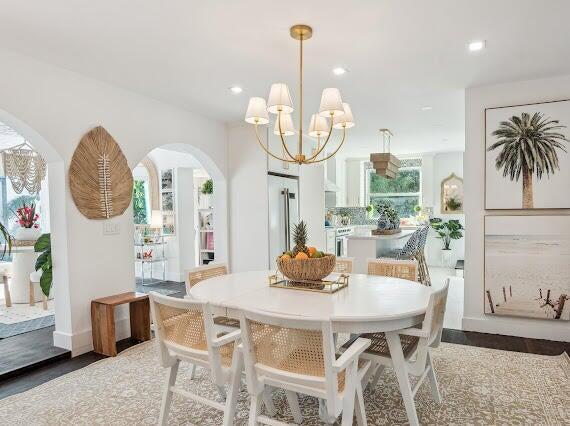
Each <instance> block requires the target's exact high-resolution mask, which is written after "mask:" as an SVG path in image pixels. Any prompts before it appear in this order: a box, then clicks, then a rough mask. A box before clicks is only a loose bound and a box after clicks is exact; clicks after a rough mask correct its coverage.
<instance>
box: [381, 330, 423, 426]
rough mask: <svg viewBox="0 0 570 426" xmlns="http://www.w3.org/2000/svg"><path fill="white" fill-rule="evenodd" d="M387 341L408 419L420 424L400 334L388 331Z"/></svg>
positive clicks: (416, 425) (417, 425) (412, 422)
mask: <svg viewBox="0 0 570 426" xmlns="http://www.w3.org/2000/svg"><path fill="white" fill-rule="evenodd" d="M386 341H387V342H388V348H389V349H390V355H391V357H392V363H393V364H394V372H395V373H396V377H397V379H398V384H399V385H400V392H401V393H402V399H403V400H404V406H405V407H406V414H407V415H408V421H409V422H410V426H419V424H420V422H419V420H418V413H417V412H416V404H415V403H414V394H413V393H412V388H411V386H410V380H409V378H408V371H407V368H406V360H405V358H404V353H403V352H402V344H401V342H400V336H399V335H398V333H396V332H394V331H387V332H386Z"/></svg>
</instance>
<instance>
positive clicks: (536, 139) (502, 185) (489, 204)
mask: <svg viewBox="0 0 570 426" xmlns="http://www.w3.org/2000/svg"><path fill="white" fill-rule="evenodd" d="M569 138H570V100H562V101H554V102H543V103H536V104H528V105H517V106H508V107H501V108H487V109H486V110H485V208H486V209H487V210H493V209H498V210H500V209H509V210H512V209H562V208H570V197H568V195H567V194H568V184H569V183H570V153H569V151H570V142H569V140H568V139H569Z"/></svg>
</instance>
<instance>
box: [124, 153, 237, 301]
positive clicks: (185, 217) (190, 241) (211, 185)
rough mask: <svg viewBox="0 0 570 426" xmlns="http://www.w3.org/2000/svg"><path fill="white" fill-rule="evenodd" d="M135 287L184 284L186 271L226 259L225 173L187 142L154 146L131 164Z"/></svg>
mask: <svg viewBox="0 0 570 426" xmlns="http://www.w3.org/2000/svg"><path fill="white" fill-rule="evenodd" d="M133 178H134V179H133V180H134V188H133V222H134V228H135V230H134V246H135V247H134V253H135V262H134V263H135V279H136V288H137V291H143V292H148V291H149V290H155V291H156V290H158V291H160V292H161V293H163V294H173V293H179V292H180V291H182V289H183V282H184V280H185V276H186V271H187V270H188V269H191V268H194V267H196V266H200V265H204V264H207V263H210V262H214V261H225V260H226V259H227V229H226V227H227V225H226V224H227V219H226V209H225V208H224V206H225V202H226V194H225V179H224V177H223V175H222V173H221V172H219V170H218V169H217V167H216V166H215V165H214V163H213V162H212V161H211V160H210V159H209V158H208V157H207V156H205V155H204V154H203V153H202V152H200V151H199V150H197V149H195V148H194V147H192V146H191V145H187V144H168V145H163V146H160V147H158V148H155V149H153V150H152V151H151V152H149V153H148V154H147V156H145V157H144V158H143V159H142V160H141V161H140V162H139V163H138V164H137V165H136V167H135V168H134V169H133Z"/></svg>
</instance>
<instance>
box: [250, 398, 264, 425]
mask: <svg viewBox="0 0 570 426" xmlns="http://www.w3.org/2000/svg"><path fill="white" fill-rule="evenodd" d="M262 395H263V392H260V393H258V394H257V395H251V404H250V405H249V421H248V425H249V426H257V425H259V422H258V421H257V417H258V416H259V414H260V413H261V399H262Z"/></svg>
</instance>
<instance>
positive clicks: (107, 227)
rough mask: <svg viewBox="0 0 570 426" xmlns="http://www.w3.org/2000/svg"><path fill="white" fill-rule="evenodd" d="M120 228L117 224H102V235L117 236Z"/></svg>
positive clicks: (107, 222) (106, 222)
mask: <svg viewBox="0 0 570 426" xmlns="http://www.w3.org/2000/svg"><path fill="white" fill-rule="evenodd" d="M120 233H121V226H120V225H119V223H117V222H109V221H105V222H103V235H119V234H120Z"/></svg>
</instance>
